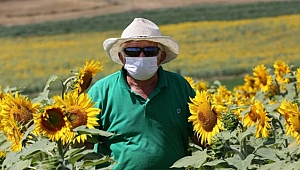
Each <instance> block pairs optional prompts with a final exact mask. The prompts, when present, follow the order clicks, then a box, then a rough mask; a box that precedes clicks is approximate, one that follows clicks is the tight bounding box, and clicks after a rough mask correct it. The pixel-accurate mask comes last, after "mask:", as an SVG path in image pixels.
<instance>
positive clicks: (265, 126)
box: [244, 98, 271, 138]
mask: <svg viewBox="0 0 300 170" xmlns="http://www.w3.org/2000/svg"><path fill="white" fill-rule="evenodd" d="M252 103H253V104H252V105H251V108H250V111H249V112H248V113H247V114H246V115H245V117H244V126H245V127H250V126H253V125H255V124H256V132H255V137H256V138H259V137H260V136H262V137H263V138H267V137H269V129H270V128H271V125H270V118H269V117H268V116H267V113H266V111H265V109H264V106H263V104H262V103H261V102H260V101H259V100H254V98H253V99H252Z"/></svg>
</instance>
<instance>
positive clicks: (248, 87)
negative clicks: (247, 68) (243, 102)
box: [233, 74, 258, 98]
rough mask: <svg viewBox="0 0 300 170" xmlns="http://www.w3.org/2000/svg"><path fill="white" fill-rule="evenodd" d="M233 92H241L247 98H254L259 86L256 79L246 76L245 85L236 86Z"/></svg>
mask: <svg viewBox="0 0 300 170" xmlns="http://www.w3.org/2000/svg"><path fill="white" fill-rule="evenodd" d="M233 90H234V91H239V92H240V93H241V95H243V96H244V97H245V98H252V97H253V96H254V95H255V94H256V92H257V90H258V86H257V85H256V84H255V79H254V77H253V76H250V75H248V74H247V75H245V76H244V84H243V85H240V86H235V87H234V89H233Z"/></svg>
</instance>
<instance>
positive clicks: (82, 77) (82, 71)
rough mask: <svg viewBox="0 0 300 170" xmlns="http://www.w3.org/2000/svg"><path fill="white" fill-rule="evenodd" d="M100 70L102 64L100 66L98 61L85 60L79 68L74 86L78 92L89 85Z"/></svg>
mask: <svg viewBox="0 0 300 170" xmlns="http://www.w3.org/2000/svg"><path fill="white" fill-rule="evenodd" d="M100 71H102V66H100V62H98V61H97V62H95V61H94V60H92V61H91V62H89V61H88V60H86V62H85V66H84V67H83V68H79V73H78V75H77V84H76V85H75V88H76V89H77V91H78V93H82V92H84V91H85V90H86V89H88V88H89V86H90V85H91V82H92V79H93V77H94V76H95V75H96V74H97V73H99V72H100Z"/></svg>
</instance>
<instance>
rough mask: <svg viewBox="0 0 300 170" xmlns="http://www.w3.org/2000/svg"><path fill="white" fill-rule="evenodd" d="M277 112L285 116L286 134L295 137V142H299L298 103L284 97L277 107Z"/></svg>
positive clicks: (299, 116) (299, 115) (299, 117)
mask: <svg viewBox="0 0 300 170" xmlns="http://www.w3.org/2000/svg"><path fill="white" fill-rule="evenodd" d="M278 112H279V113H281V114H282V115H283V117H284V118H285V127H286V134H287V135H291V136H292V137H293V138H295V139H297V143H298V144H300V122H299V119H300V113H299V110H298V104H297V103H292V102H290V101H287V100H286V99H284V100H283V101H282V103H281V105H280V106H279V108H278Z"/></svg>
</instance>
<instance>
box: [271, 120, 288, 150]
mask: <svg viewBox="0 0 300 170" xmlns="http://www.w3.org/2000/svg"><path fill="white" fill-rule="evenodd" d="M274 120H275V121H277V122H278V124H279V126H280V129H281V131H282V134H285V131H284V128H283V126H282V124H281V122H280V121H279V120H278V119H274ZM284 143H285V147H288V141H287V139H285V140H284Z"/></svg>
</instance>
